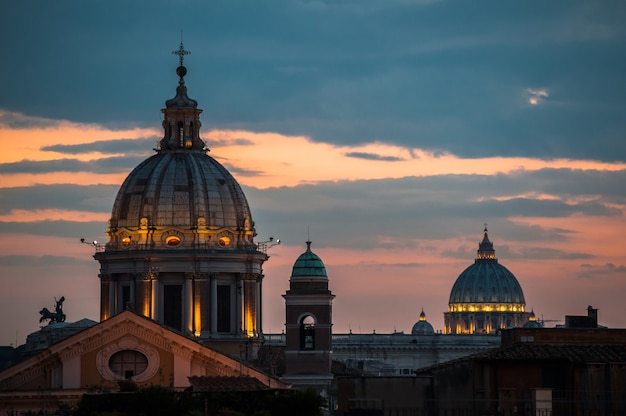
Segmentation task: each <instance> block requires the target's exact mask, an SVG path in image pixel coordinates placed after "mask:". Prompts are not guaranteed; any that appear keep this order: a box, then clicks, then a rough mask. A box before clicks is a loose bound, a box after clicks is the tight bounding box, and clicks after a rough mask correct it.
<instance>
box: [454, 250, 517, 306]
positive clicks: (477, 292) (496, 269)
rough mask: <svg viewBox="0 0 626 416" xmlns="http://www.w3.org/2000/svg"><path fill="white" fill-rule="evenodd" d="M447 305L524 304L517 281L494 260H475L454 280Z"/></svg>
mask: <svg viewBox="0 0 626 416" xmlns="http://www.w3.org/2000/svg"><path fill="white" fill-rule="evenodd" d="M449 303H451V304H452V303H500V304H502V303H516V304H525V301H524V293H523V292H522V288H521V286H520V285H519V283H518V281H517V279H516V278H515V276H514V275H513V273H511V272H510V271H509V270H508V269H507V268H506V267H504V266H502V265H501V264H499V263H498V261H497V260H496V259H476V262H475V263H474V264H472V265H471V266H469V267H468V268H467V269H465V271H463V273H461V275H460V276H459V277H458V279H456V282H455V283H454V286H453V287H452V291H451V292H450V302H449Z"/></svg>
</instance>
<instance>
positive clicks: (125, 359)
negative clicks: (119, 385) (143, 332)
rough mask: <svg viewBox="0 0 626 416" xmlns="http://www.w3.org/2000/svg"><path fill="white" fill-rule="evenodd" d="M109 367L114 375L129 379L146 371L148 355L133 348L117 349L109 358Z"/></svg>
mask: <svg viewBox="0 0 626 416" xmlns="http://www.w3.org/2000/svg"><path fill="white" fill-rule="evenodd" d="M109 368H110V369H111V371H112V372H113V373H114V374H115V375H117V376H119V377H123V378H124V379H126V380H130V379H131V378H133V377H134V376H136V375H139V374H141V373H143V372H144V371H146V369H147V368H148V357H146V356H145V355H143V354H142V353H140V352H139V351H135V350H122V351H118V352H116V353H115V354H113V355H112V356H111V358H110V359H109Z"/></svg>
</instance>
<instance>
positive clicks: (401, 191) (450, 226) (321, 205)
mask: <svg viewBox="0 0 626 416" xmlns="http://www.w3.org/2000/svg"><path fill="white" fill-rule="evenodd" d="M532 174H533V173H529V172H528V173H524V172H518V173H516V174H514V175H510V176H508V175H494V176H484V175H443V176H435V177H420V178H402V179H397V180H394V179H382V180H364V181H339V182H328V183H326V182H325V183H320V184H317V185H311V184H308V185H300V186H297V187H280V188H270V189H263V190H258V189H254V188H247V189H246V195H247V196H248V200H249V202H250V205H251V207H252V209H253V216H254V219H255V221H256V222H257V224H261V225H262V227H263V228H262V230H259V232H260V233H261V235H264V234H265V233H267V234H268V235H278V236H279V237H280V238H281V239H283V240H284V241H300V240H302V241H304V239H305V238H306V235H307V227H310V230H311V233H312V234H313V235H314V236H315V239H316V240H318V241H319V240H322V241H323V242H320V244H323V245H331V246H338V247H341V246H348V247H352V248H360V249H369V248H372V247H379V248H380V247H381V244H383V243H381V241H384V237H388V238H389V239H392V240H394V241H395V242H394V243H393V244H398V242H401V244H404V245H405V247H406V246H407V244H410V243H408V242H407V240H409V241H410V240H413V244H415V242H414V241H416V240H430V239H447V238H456V237H458V235H459V234H460V235H470V236H473V237H472V238H471V239H470V240H469V241H464V242H463V244H464V245H466V246H467V247H471V248H464V249H463V250H469V251H463V252H462V253H457V254H455V253H454V252H448V253H447V254H446V255H448V256H451V257H455V256H457V255H458V256H460V257H464V258H466V255H465V253H466V252H470V251H473V250H475V243H476V237H475V236H476V235H478V236H480V233H481V231H482V227H483V224H484V223H485V222H486V223H489V228H490V229H493V230H495V231H496V234H495V235H496V236H497V237H496V239H499V240H509V241H520V242H530V241H567V240H570V239H572V238H574V237H575V236H574V235H573V233H572V232H571V231H570V230H567V229H562V228H558V227H551V228H542V227H539V226H536V225H526V224H520V223H513V222H511V220H510V219H509V218H511V217H522V218H523V217H542V218H546V217H548V218H550V217H552V218H563V217H568V216H572V215H579V214H581V215H591V216H617V215H619V214H620V213H621V212H620V211H619V210H618V209H616V208H614V207H611V206H607V205H605V204H602V203H601V202H599V201H600V200H601V198H603V196H602V195H596V198H594V199H593V200H592V201H588V200H587V199H586V198H581V200H580V201H579V202H572V201H570V198H569V194H564V193H563V191H561V196H562V198H560V199H559V198H558V197H555V199H533V198H531V197H524V198H520V197H516V198H511V199H504V200H499V198H501V197H503V196H507V195H511V194H513V195H517V194H525V193H530V192H533V193H537V194H538V195H542V194H543V193H547V190H546V189H544V188H543V186H546V187H548V186H549V187H554V188H559V186H558V183H559V182H560V183H561V188H565V189H569V190H570V191H571V192H576V189H575V182H576V181H579V180H580V179H581V178H584V177H585V175H589V176H591V177H594V176H595V175H596V172H593V171H591V172H582V173H581V172H574V171H568V170H566V171H561V172H560V181H559V180H558V179H557V177H556V175H555V176H554V177H553V179H552V181H550V182H543V183H542V182H541V181H538V182H537V183H535V182H533V181H532V180H530V178H529V176H531V175H532ZM622 175H623V173H622V172H613V173H612V174H609V175H607V176H606V179H607V180H608V181H610V182H616V181H617V180H618V179H619V178H620V177H621V176H622ZM587 180H588V179H586V180H583V181H582V183H583V185H582V186H583V187H584V186H586V185H585V184H586V182H587ZM579 192H580V191H579ZM586 192H587V190H585V195H589V194H587V193H586ZM610 192H613V190H611V191H610ZM451 195H452V197H451ZM616 218H617V217H616ZM559 255H560V254H558V253H550V256H559ZM564 255H565V254H564ZM567 255H573V256H574V258H578V257H577V256H579V254H577V253H573V254H571V253H570V254H567Z"/></svg>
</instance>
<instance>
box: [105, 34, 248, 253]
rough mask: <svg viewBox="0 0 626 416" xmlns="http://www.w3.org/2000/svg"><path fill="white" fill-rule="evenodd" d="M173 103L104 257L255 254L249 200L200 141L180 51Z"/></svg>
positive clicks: (126, 186) (118, 204)
mask: <svg viewBox="0 0 626 416" xmlns="http://www.w3.org/2000/svg"><path fill="white" fill-rule="evenodd" d="M175 54H177V55H179V56H180V57H181V65H180V66H179V67H178V68H177V70H176V73H177V75H178V76H179V77H180V79H179V81H178V87H177V88H176V96H175V97H174V98H172V99H170V100H167V101H166V103H165V108H163V109H162V110H161V112H162V113H163V115H164V120H163V123H162V124H163V138H162V139H161V140H160V142H159V145H158V149H156V150H157V154H155V155H154V156H152V157H150V158H148V159H146V160H145V161H143V162H142V163H141V164H139V166H137V167H136V168H135V169H134V170H133V171H132V172H131V173H130V174H129V175H128V177H127V178H126V180H125V181H124V183H123V184H122V186H121V188H120V190H119V192H118V194H117V197H116V199H115V203H114V204H113V210H112V212H111V220H110V223H109V229H108V230H107V235H108V236H109V238H110V241H109V243H108V244H107V248H106V249H107V251H116V250H129V249H133V248H139V247H141V248H143V249H145V248H149V247H152V248H155V247H167V248H173V247H177V248H182V247H185V248H190V247H193V248H198V249H205V248H216V249H228V250H233V249H246V250H247V249H255V250H256V245H255V244H254V242H253V237H254V236H255V231H254V222H253V221H252V215H251V213H250V208H249V206H248V201H247V200H246V197H245V195H244V193H243V191H242V189H241V187H240V186H239V184H238V183H237V181H236V180H235V179H234V178H233V176H232V175H231V174H230V173H229V172H228V171H227V170H226V169H225V168H224V167H223V166H222V165H221V164H220V163H218V162H217V161H216V160H215V159H213V158H212V157H211V156H209V155H208V154H207V152H208V149H207V147H206V144H205V142H204V140H202V138H201V137H200V127H201V122H200V113H202V110H201V109H199V108H197V106H198V103H197V101H196V100H193V99H191V98H189V96H188V95H187V87H186V86H185V80H184V75H185V74H186V73H187V69H186V68H185V67H184V66H182V57H183V55H185V54H188V52H187V51H185V50H184V48H183V47H182V44H181V48H180V49H179V50H178V51H175Z"/></svg>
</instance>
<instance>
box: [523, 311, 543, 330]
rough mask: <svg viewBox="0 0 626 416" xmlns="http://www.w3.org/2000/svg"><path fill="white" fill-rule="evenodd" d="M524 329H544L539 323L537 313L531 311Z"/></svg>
mask: <svg viewBox="0 0 626 416" xmlns="http://www.w3.org/2000/svg"><path fill="white" fill-rule="evenodd" d="M524 328H543V326H542V325H541V323H539V322H537V318H536V317H535V311H530V315H528V321H527V322H526V323H525V324H524Z"/></svg>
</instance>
